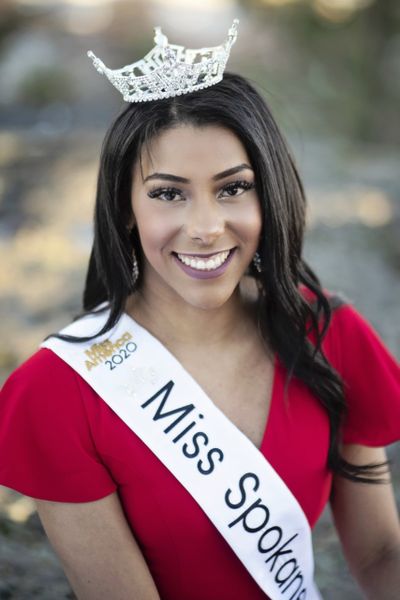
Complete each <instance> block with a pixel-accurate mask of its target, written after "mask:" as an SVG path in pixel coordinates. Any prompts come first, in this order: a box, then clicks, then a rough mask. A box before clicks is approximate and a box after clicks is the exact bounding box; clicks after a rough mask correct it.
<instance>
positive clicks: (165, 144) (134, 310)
mask: <svg viewBox="0 0 400 600" xmlns="http://www.w3.org/2000/svg"><path fill="white" fill-rule="evenodd" d="M304 216H305V197H304V193H303V189H302V185H301V182H300V178H299V175H298V173H297V171H296V168H295V166H294V163H293V160H292V158H291V156H290V153H289V151H288V149H287V146H286V144H285V142H284V140H283V137H282V135H281V133H280V131H279V129H278V127H277V125H276V123H275V121H274V120H273V117H272V116H271V113H270V111H269V109H268V107H267V106H266V104H265V102H264V100H263V99H262V98H261V96H260V95H259V94H258V93H257V91H256V90H255V89H254V88H253V86H252V85H250V83H249V82H248V81H246V80H245V79H244V78H243V77H241V76H239V75H235V74H231V73H225V75H224V78H223V80H222V81H220V82H219V83H216V84H214V85H211V86H210V87H207V88H206V89H201V90H199V91H194V92H191V93H185V94H184V95H179V97H177V96H173V97H170V98H164V99H162V100H155V101H152V102H143V103H130V104H129V105H128V106H126V107H125V108H124V109H123V110H122V112H121V114H120V115H119V116H118V117H117V118H116V120H115V122H114V123H113V124H112V125H111V127H110V129H109V131H108V133H107V135H106V138H105V141H104V145H103V149H102V155H101V162H100V169H99V178H98V187H97V200H96V213H95V238H94V244H93V250H92V254H91V258H90V263H89V268H88V275H87V281H86V287H85V291H84V302H83V305H84V311H85V313H86V314H89V316H88V317H87V318H83V319H80V320H78V321H77V322H75V323H73V324H72V326H70V327H69V328H67V329H66V330H64V331H63V332H62V333H61V334H60V335H59V336H58V337H56V338H54V337H51V338H50V339H49V340H48V341H47V342H46V343H45V346H47V347H43V348H41V349H40V350H39V351H38V352H37V353H36V354H35V355H34V356H33V357H31V358H30V359H29V360H28V361H27V362H26V363H24V364H23V365H22V366H21V367H20V368H19V369H17V370H16V371H15V372H14V373H13V374H12V375H11V377H10V378H9V380H8V381H7V382H6V384H5V386H4V389H3V392H2V398H1V403H0V483H1V484H3V485H6V486H9V487H11V488H14V489H17V490H19V491H20V492H22V493H25V494H27V495H29V496H31V497H33V498H35V499H36V504H37V509H38V512H39V515H40V518H41V520H42V523H43V525H44V527H45V530H46V532H47V535H48V537H49V539H50V541H51V543H52V545H53V546H54V548H55V550H56V552H57V553H58V555H59V557H60V559H61V561H62V564H63V566H64V569H65V572H66V574H67V576H68V578H69V581H70V583H71V585H72V587H73V589H74V590H75V593H76V594H77V596H78V597H79V598H83V599H85V600H86V599H96V600H98V599H100V598H115V599H118V600H119V599H121V600H122V599H133V598H134V599H135V600H155V599H158V598H161V599H162V600H206V599H207V600H214V599H215V600H216V599H218V600H224V599H225V598H226V599H229V600H236V599H237V600H239V599H240V600H242V599H250V598H251V599H252V600H255V599H258V598H260V599H261V598H267V597H271V598H273V599H275V598H285V599H286V598H291V599H293V600H294V599H295V598H298V599H301V598H317V597H318V592H317V591H316V589H315V588H314V587H313V583H312V582H311V583H310V581H311V580H309V579H307V577H308V576H307V574H306V572H307V569H308V570H309V571H310V573H311V578H312V565H311V566H310V565H309V564H306V563H307V560H308V559H307V560H306V559H304V556H306V554H307V552H308V543H309V542H308V538H307V536H308V533H307V528H309V526H312V525H314V523H315V522H316V520H317V519H318V517H319V515H320V513H321V512H322V510H323V508H324V506H325V504H326V502H327V501H328V500H330V501H331V506H332V510H333V514H334V519H335V523H336V527H337V530H338V532H339V535H340V538H341V541H342V544H343V548H344V552H345V555H346V557H347V560H348V562H349V565H350V568H351V570H352V572H353V573H354V576H355V577H356V579H357V580H358V582H359V584H360V586H361V588H362V589H363V590H364V592H365V595H366V597H367V598H373V599H374V600H377V599H382V600H391V599H395V598H396V599H397V598H398V597H399V591H400V575H399V574H400V529H399V522H398V517H397V513H396V507H395V502H394V498H393V492H392V488H391V485H390V482H389V481H388V480H389V475H388V473H387V471H386V468H385V465H386V456H385V451H384V449H383V447H384V446H385V445H387V444H389V443H392V442H394V441H395V440H398V439H400V377H399V368H398V365H397V364H396V361H395V359H394V358H393V356H392V355H391V354H390V353H389V352H388V350H387V349H386V348H385V347H384V345H383V343H382V342H381V340H380V339H379V337H378V336H377V335H376V333H375V332H374V331H373V330H372V328H371V326H370V325H369V324H368V323H367V322H366V321H365V320H364V319H363V318H362V317H361V316H360V315H359V313H358V312H357V311H356V310H355V309H354V308H353V307H352V306H350V305H349V304H347V303H346V302H344V301H343V300H341V299H340V298H338V297H337V296H334V295H332V294H330V293H329V292H328V291H327V290H323V289H322V288H321V285H320V282H319V280H318V278H317V277H316V275H315V274H314V273H313V271H312V270H311V268H310V267H309V266H308V265H307V264H306V263H305V261H304V259H303V258H302V242H303V230H304V220H305V219H304ZM90 314H91V315H92V316H90ZM121 324H122V325H121ZM114 331H117V334H115V335H114V333H113V332H114ZM57 344H60V345H59V346H58V345H57ZM146 344H149V351H148V354H147V355H146V359H143V361H142V362H140V361H137V362H135V361H136V360H137V358H136V357H137V356H139V355H140V352H141V347H142V346H143V347H144V346H145V345H146ZM66 348H67V349H66ZM68 348H71V351H70V354H68V352H69V350H68ZM60 349H61V350H60ZM63 352H64V355H63V354H62V353H63ZM153 352H154V354H153ZM61 356H62V357H63V358H60V357H61ZM69 356H73V358H71V359H70V358H69ZM160 357H161V358H160ZM78 360H79V361H80V362H79V365H78ZM74 361H76V362H74ZM146 361H148V362H146ZM166 365H167V367H168V369H169V368H171V373H172V375H169V374H168V377H171V378H170V380H169V379H168V378H167V379H163V377H164V373H165V369H166V368H167V367H166ZM174 369H175V370H176V371H174ZM118 373H121V374H122V373H123V377H125V379H124V380H123V384H122V383H121V382H122V379H120V380H119V379H117V376H118V377H119V375H118ZM114 376H115V377H116V379H115V380H113V379H112V377H114ZM90 378H92V379H90ZM102 378H103V379H102ZM180 378H183V379H182V381H183V385H182V386H181V389H183V391H184V395H185V390H186V391H187V393H186V398H185V399H184V400H182V402H183V404H182V405H179V408H177V406H178V405H173V404H170V402H171V403H172V400H171V398H173V396H172V395H171V396H169V394H170V392H171V390H172V389H173V386H175V387H176V389H178V388H179V384H180V381H181V379H180ZM88 382H90V383H88ZM110 382H111V384H110ZM165 382H166V383H165ZM196 382H197V383H196ZM197 384H198V385H197ZM199 386H200V387H199ZM174 389H175V388H174ZM143 390H144V391H143ZM103 392H104V393H103ZM153 392H154V393H153ZM142 393H143V394H144V395H142V396H141V394H142ZM146 394H147V395H146ZM150 394H152V395H151V397H150ZM114 396H115V397H114ZM117 397H118V398H117ZM116 398H117V399H116ZM143 398H144V401H143ZM194 398H195V399H194ZM209 399H211V401H212V402H211V401H210V400H209ZM197 400H198V401H199V405H198V406H204V408H205V410H204V414H203V413H202V412H200V411H198V412H197V413H196V418H195V419H192V415H193V414H194V406H195V404H196V402H197ZM203 401H204V404H200V402H203ZM121 405H123V407H122V408H121ZM126 406H128V410H127V414H126V415H125V413H124V410H125V408H126ZM196 408H197V405H196ZM131 410H132V411H133V410H135V411H137V413H135V416H134V418H130V416H129V414H128V413H130V411H131ZM148 411H151V412H148ZM206 411H209V412H206ZM141 415H146V416H147V417H148V423H147V424H146V425H143V431H142V430H141V429H140V427H142V425H141V423H139V421H144V420H145V417H144V416H143V418H141ZM164 419H165V420H164ZM191 419H192V420H191ZM189 421H190V423H189ZM164 425H165V426H164ZM151 427H153V430H152V433H151V434H150V433H149V438H146V435H147V433H148V432H149V431H150V428H151ZM136 428H138V429H137V431H136ZM225 428H226V429H225ZM178 431H179V432H178ZM210 431H212V432H213V436H214V437H212V436H211V435H210ZM225 432H226V433H225ZM192 434H193V435H192ZM151 436H153V437H151ZM172 436H174V437H172ZM230 436H232V438H231V439H230ZM211 447H212V448H211ZM171 449H172V450H171ZM207 450H208V453H206V451H207ZM172 451H174V452H175V455H174V457H175V458H174V459H171V463H169V462H168V461H169V458H168V457H169V454H168V453H169V452H172ZM236 451H237V452H236ZM235 452H236V454H234V453H235ZM229 453H231V454H233V455H234V456H235V460H234V461H232V463H231V466H229V465H228V468H227V469H226V470H225V471H223V467H226V466H227V463H228V458H229ZM242 454H243V456H244V459H243V468H246V471H240V469H239V471H238V472H240V473H243V475H242V477H241V478H240V480H236V486H235V487H234V485H233V484H232V485H229V487H223V486H222V487H221V490H222V491H223V492H225V493H224V494H222V496H221V494H220V495H218V494H219V493H220V491H221V490H220V488H219V487H218V485H219V481H220V479H223V477H225V476H226V477H228V478H229V476H230V474H232V473H233V471H234V469H236V467H237V465H238V463H240V461H241V456H242ZM182 457H183V458H182ZM198 459H201V460H198ZM173 460H175V461H176V465H175V464H172V463H173ZM246 461H247V462H246ZM267 461H268V462H267ZM268 464H270V465H272V467H273V472H271V473H268V477H269V478H270V479H268V485H267V487H266V488H265V489H266V492H265V493H264V491H263V494H261V492H260V494H259V495H258V492H259V490H261V489H263V490H264V488H262V484H263V481H261V479H262V477H264V473H262V474H261V471H262V470H263V469H264V466H265V468H266V469H267V465H268ZM193 465H194V466H193ZM241 466H242V465H240V467H241ZM175 468H176V472H175V471H174V469H175ZM185 469H187V473H186V471H185ZM257 469H260V473H259V471H257ZM271 471H272V470H271ZM223 473H225V474H223ZM276 474H277V475H276ZM214 475H216V477H214ZM196 477H197V479H196ZM382 480H384V482H383V483H382ZM182 482H183V483H182ZM186 482H187V485H186ZM378 482H381V483H380V484H378ZM202 488H204V489H202ZM204 490H205V493H203V492H204ZM214 490H215V491H214ZM271 490H272V491H271ZM275 490H276V493H275ZM221 498H223V507H222V508H221V511H222V510H225V511H226V512H227V513H229V511H231V514H232V520H231V521H230V522H229V524H228V522H227V521H226V527H225V528H224V526H223V525H221V522H220V520H219V515H216V514H214V508H215V505H216V504H217V503H218V502H219V500H220V499H221ZM280 498H282V502H281V501H280V500H279V502H278V501H277V499H280ZM196 500H197V501H196ZM280 504H284V505H285V508H284V510H283V512H282V513H281V512H280V511H281V508H282V507H281V506H280ZM285 511H286V512H285ZM281 515H286V516H285V517H283V516H282V519H281V522H280V524H279V525H278V521H279V518H281ZM304 515H305V517H306V518H303V517H304ZM274 519H275V520H274ZM292 519H293V525H292V523H291V521H292ZM289 521H290V523H289ZM298 524H300V525H299V526H298ZM286 525H287V527H288V528H289V529H288V530H287V531H286V530H285V529H284V528H285V527H286ZM290 527H291V528H292V529H290ZM303 530H304V536H303V533H302V532H303ZM290 531H291V532H292V533H293V531H294V532H295V533H293V535H289V533H288V532H290ZM273 534H276V539H275V538H274V540H272V535H273ZM285 536H286V537H285ZM296 536H298V537H296ZM300 538H301V540H302V541H301V544H303V545H300V546H296V544H297V541H298V539H300ZM249 539H250V541H248V540H249ZM278 542H279V543H278ZM246 544H249V546H246ZM251 544H253V545H251ZM244 546H246V547H244ZM243 548H244V549H243ZM256 555H257V556H256ZM260 557H261V563H260V562H259V563H257V564H256V561H257V560H259V559H260ZM303 559H304V562H303ZM260 564H262V565H264V567H263V570H262V572H261V573H260V569H259V567H258V566H257V565H260Z"/></svg>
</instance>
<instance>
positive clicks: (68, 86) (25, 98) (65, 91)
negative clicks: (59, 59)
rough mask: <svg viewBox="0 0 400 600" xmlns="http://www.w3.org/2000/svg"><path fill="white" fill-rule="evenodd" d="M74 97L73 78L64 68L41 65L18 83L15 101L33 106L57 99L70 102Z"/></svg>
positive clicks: (39, 105) (38, 106) (43, 104)
mask: <svg viewBox="0 0 400 600" xmlns="http://www.w3.org/2000/svg"><path fill="white" fill-rule="evenodd" d="M74 98H75V87H74V80H73V79H72V78H71V77H70V76H69V74H68V73H67V72H66V71H65V70H60V69H58V68H57V69H56V68H54V67H41V68H36V69H34V70H32V71H31V72H30V73H29V75H28V76H27V77H25V79H24V80H23V82H22V83H21V84H20V86H19V89H18V96H17V98H16V99H17V101H19V102H22V103H24V104H26V105H28V106H32V107H34V108H40V107H41V106H46V105H47V104H50V103H51V102H57V101H58V100H62V101H66V102H70V101H72V100H73V99H74Z"/></svg>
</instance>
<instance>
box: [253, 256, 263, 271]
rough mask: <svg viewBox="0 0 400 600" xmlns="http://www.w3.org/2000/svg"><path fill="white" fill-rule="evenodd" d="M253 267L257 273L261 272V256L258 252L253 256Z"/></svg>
mask: <svg viewBox="0 0 400 600" xmlns="http://www.w3.org/2000/svg"><path fill="white" fill-rule="evenodd" d="M253 265H254V267H255V269H256V271H257V273H261V271H262V266H261V256H260V255H259V253H258V252H256V253H255V255H254V256H253Z"/></svg>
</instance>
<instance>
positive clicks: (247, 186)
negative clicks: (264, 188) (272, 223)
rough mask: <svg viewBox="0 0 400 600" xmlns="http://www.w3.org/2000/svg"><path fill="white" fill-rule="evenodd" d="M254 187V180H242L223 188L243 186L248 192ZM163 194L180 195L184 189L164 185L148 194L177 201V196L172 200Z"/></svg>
mask: <svg viewBox="0 0 400 600" xmlns="http://www.w3.org/2000/svg"><path fill="white" fill-rule="evenodd" d="M254 187H255V184H254V183H253V182H249V181H245V180H240V181H232V182H231V183H228V184H227V185H225V186H224V187H223V188H221V190H234V189H237V188H241V189H242V190H243V191H244V192H247V191H248V190H252V189H253V188H254ZM163 194H175V195H180V194H182V191H181V190H179V189H178V188H175V187H164V188H157V189H155V190H151V191H150V192H148V196H149V197H150V198H159V199H160V200H164V202H174V201H175V198H174V199H172V200H165V199H164V198H161V196H162V195H163ZM241 195H242V194H238V195H234V196H228V198H236V197H238V196H241Z"/></svg>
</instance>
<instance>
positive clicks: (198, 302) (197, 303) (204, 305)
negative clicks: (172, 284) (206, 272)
mask: <svg viewBox="0 0 400 600" xmlns="http://www.w3.org/2000/svg"><path fill="white" fill-rule="evenodd" d="M232 294H233V290H232V291H231V292H225V293H220V294H216V293H208V294H206V293H205V294H198V295H197V296H196V297H194V298H192V297H186V298H184V300H185V302H186V303H187V304H189V305H190V306H192V307H193V308H198V309H200V310H217V309H219V308H221V307H222V306H224V304H226V303H227V302H229V300H230V299H231V297H232Z"/></svg>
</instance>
